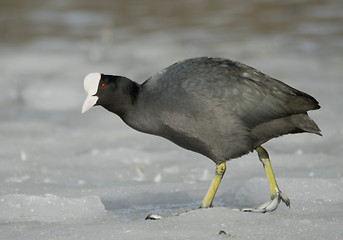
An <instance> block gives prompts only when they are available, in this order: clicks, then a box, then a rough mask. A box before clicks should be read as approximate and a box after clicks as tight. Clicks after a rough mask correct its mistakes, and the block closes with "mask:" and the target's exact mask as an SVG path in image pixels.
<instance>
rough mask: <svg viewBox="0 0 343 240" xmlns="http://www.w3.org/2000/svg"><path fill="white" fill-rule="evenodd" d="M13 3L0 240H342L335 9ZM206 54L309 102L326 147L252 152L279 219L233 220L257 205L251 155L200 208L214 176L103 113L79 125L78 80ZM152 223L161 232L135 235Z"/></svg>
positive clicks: (7, 34) (341, 73)
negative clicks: (272, 190)
mask: <svg viewBox="0 0 343 240" xmlns="http://www.w3.org/2000/svg"><path fill="white" fill-rule="evenodd" d="M18 4H20V6H19V5H18V6H16V4H14V3H13V4H7V5H6V4H3V5H2V6H1V8H0V15H1V19H2V20H4V21H2V23H1V24H0V29H1V31H2V33H3V34H2V37H1V39H0V51H1V55H0V72H1V75H0V88H1V89H2V91H1V94H0V108H1V111H0V122H1V124H0V140H1V148H0V239H35V240H37V239H78V240H79V239H86V240H88V239H207V240H208V239H221V238H235V239H268V238H273V239H287V240H289V239H302V240H303V239H304V240H307V239H311V240H312V239H341V238H342V236H343V230H342V225H343V217H342V215H343V210H342V209H343V172H342V169H343V161H342V151H343V126H342V121H341V119H343V111H342V109H343V101H342V97H341V96H342V92H343V82H342V79H343V68H342V66H343V60H342V56H343V51H342V50H343V40H342V39H343V31H342V24H343V21H342V11H341V9H342V3H341V1H335V0H331V1H325V2H320V1H319V2H315V1H313V2H311V1H293V2H287V3H286V2H271V1H260V2H259V3H258V4H257V2H256V3H255V2H250V1H245V2H242V1H229V2H228V1H224V0H215V1H211V3H209V2H208V1H205V0H203V1H198V2H197V4H194V1H185V2H183V3H182V4H181V3H177V2H175V1H155V0H151V1H148V2H144V3H143V2H141V1H133V2H132V3H127V2H122V3H119V2H118V3H117V1H116V3H113V1H105V0H102V1H97V2H96V3H94V1H89V0H86V1H82V3H81V2H80V3H77V1H76V2H75V1H74V2H73V1H72V2H70V1H52V0H51V1H46V4H38V3H36V1H33V0H31V1H30V0H29V1H19V3H18ZM113 4H114V5H113ZM187 6H191V7H189V8H187ZM199 16H201V17H199ZM203 55H208V56H219V57H228V58H231V59H234V60H239V61H242V62H244V63H246V64H248V65H251V66H254V67H256V68H258V69H260V70H262V71H263V72H265V73H267V74H268V75H271V76H273V77H276V78H278V79H281V80H282V81H284V82H286V83H288V84H290V85H292V86H294V87H296V88H298V89H300V90H303V91H305V92H308V93H310V94H311V95H313V96H314V97H316V98H317V100H318V101H319V102H320V104H321V106H322V108H321V109H320V110H318V111H313V112H310V116H311V117H312V118H313V119H314V120H315V121H316V122H317V123H318V125H319V126H320V128H321V129H322V132H323V137H318V136H315V135H311V134H298V135H293V136H285V137H282V138H279V139H275V140H273V141H270V142H268V143H267V144H265V148H266V149H267V150H268V151H269V154H270V157H271V161H272V165H273V169H274V171H275V174H276V178H277V181H278V184H279V187H280V189H281V190H282V191H283V192H284V193H285V194H287V196H288V197H289V198H290V200H291V208H287V207H286V206H285V205H283V204H282V203H281V205H280V206H279V207H278V209H277V210H276V211H275V212H273V213H268V214H253V213H241V212H236V211H233V210H232V209H234V208H240V207H255V206H257V205H259V204H261V203H262V202H264V201H267V200H268V198H269V193H268V184H267V181H266V178H265V176H264V172H263V168H262V166H261V164H260V162H259V161H258V158H257V155H256V153H252V154H249V155H247V156H244V157H241V158H239V159H237V160H233V161H230V162H229V163H228V169H227V172H226V175H225V177H224V179H223V181H222V183H221V186H220V188H219V190H218V193H217V196H216V198H215V201H214V204H215V205H216V207H214V208H212V209H198V206H199V205H200V202H201V200H202V198H203V197H204V195H205V193H206V192H207V188H208V187H209V185H210V182H211V179H212V177H213V174H214V168H215V166H214V164H213V162H211V161H210V160H208V159H206V158H205V157H203V156H201V155H198V154H195V153H192V152H189V151H186V150H184V149H181V148H179V147H177V146H175V145H174V144H172V143H170V142H168V141H166V140H164V139H162V138H159V137H154V136H149V135H145V134H142V133H137V132H135V131H134V130H132V129H130V128H129V127H127V126H126V125H125V124H124V123H123V122H122V121H121V120H120V119H119V118H118V117H116V116H115V115H113V114H112V113H109V112H107V111H105V110H104V109H101V108H93V109H91V110H90V111H88V112H87V113H86V114H85V115H81V107H82V103H83V101H84V99H85V98H86V93H85V92H84V89H83V82H82V81H83V78H84V77H85V76H86V74H88V73H90V72H104V73H109V74H118V75H124V76H127V77H130V78H132V79H135V80H137V81H138V82H142V81H144V80H145V79H146V78H148V77H149V76H151V75H152V74H154V73H156V72H158V71H160V70H161V69H163V68H164V67H166V66H168V65H170V64H172V63H174V62H176V61H178V60H181V59H184V58H188V57H194V56H203ZM150 213H155V214H158V215H162V216H163V217H164V218H162V219H161V220H158V221H152V220H151V221H145V220H144V219H145V217H146V216H147V215H148V214H150ZM220 231H225V232H226V235H219V232H220Z"/></svg>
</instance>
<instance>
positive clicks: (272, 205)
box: [240, 146, 290, 213]
mask: <svg viewBox="0 0 343 240" xmlns="http://www.w3.org/2000/svg"><path fill="white" fill-rule="evenodd" d="M255 150H256V151H257V153H258V157H259V159H260V161H261V162H262V164H263V167H264V171H265V172H266V175H267V179H268V183H269V189H270V198H271V200H270V201H267V202H265V203H263V204H261V205H260V206H258V207H256V208H243V209H240V210H241V211H243V212H260V213H265V212H272V211H274V210H275V209H276V208H277V207H278V205H279V203H280V201H281V200H282V201H283V202H284V203H285V204H286V205H287V206H288V207H289V206H290V201H289V198H288V197H287V196H286V194H284V193H282V192H281V191H280V189H279V187H278V185H277V183H276V180H275V177H274V173H273V169H272V165H271V163H270V160H269V155H268V152H267V151H266V150H265V149H264V148H263V147H261V146H259V147H257V148H256V149H255Z"/></svg>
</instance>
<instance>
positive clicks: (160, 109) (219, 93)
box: [96, 57, 321, 163]
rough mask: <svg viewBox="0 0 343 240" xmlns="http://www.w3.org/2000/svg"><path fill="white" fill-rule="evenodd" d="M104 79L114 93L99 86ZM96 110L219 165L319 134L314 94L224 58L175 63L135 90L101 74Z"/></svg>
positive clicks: (121, 80) (124, 81) (128, 83)
mask: <svg viewBox="0 0 343 240" xmlns="http://www.w3.org/2000/svg"><path fill="white" fill-rule="evenodd" d="M101 82H104V83H106V84H107V85H110V86H112V88H106V89H102V88H100V85H101ZM97 96H98V97H99V100H98V102H97V103H96V105H102V106H104V107H105V108H106V109H108V110H109V111H111V112H114V113H116V114H118V115H119V116H120V117H121V118H122V119H123V120H124V122H125V123H127V124H128V125H129V126H131V127H133V128H134V129H136V130H138V131H141V132H145V133H150V134H154V135H158V136H162V137H164V138H167V139H169V140H170V141H172V142H174V143H176V144H177V145H179V146H181V147H183V148H186V149H189V150H192V151H195V152H198V153H201V154H203V155H205V156H207V157H209V158H210V159H212V160H213V161H214V162H215V163H220V162H223V161H226V160H229V159H232V158H236V157H239V156H242V155H244V154H247V153H248V152H249V151H253V150H254V148H256V147H257V146H259V145H261V144H262V143H264V142H266V141H268V140H270V139H272V138H275V137H279V136H281V135H284V134H289V133H301V132H310V133H315V134H318V135H321V134H320V129H319V128H318V126H317V125H316V124H315V122H314V121H313V120H312V119H311V118H310V117H309V116H308V115H307V111H309V110H314V109H319V108H320V106H319V105H318V102H317V101H316V100H315V99H314V98H313V97H311V96H310V95H308V94H306V93H304V92H301V91H298V90H296V89H294V88H292V87H290V86H288V85H286V84H284V83H282V82H280V81H278V80H276V79H273V78H271V77H269V76H267V75H265V74H263V73H261V72H260V71H258V70H256V69H254V68H252V67H249V66H247V65H244V64H241V63H238V62H234V61H231V60H228V59H221V58H207V57H202V58H194V59H188V60H184V61H181V62H177V63H175V64H173V65H171V66H170V67H168V68H166V69H164V70H163V71H161V72H160V73H157V74H156V75H154V76H152V77H151V78H149V79H148V80H146V81H145V82H144V83H143V84H142V85H138V84H136V83H134V82H132V81H131V80H129V79H127V78H124V77H120V76H110V75H101V80H100V84H99V89H98V93H97Z"/></svg>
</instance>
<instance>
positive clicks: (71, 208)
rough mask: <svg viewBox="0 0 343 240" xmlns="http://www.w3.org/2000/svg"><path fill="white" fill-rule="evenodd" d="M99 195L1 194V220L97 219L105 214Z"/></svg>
mask: <svg viewBox="0 0 343 240" xmlns="http://www.w3.org/2000/svg"><path fill="white" fill-rule="evenodd" d="M105 212H106V211H105V208H104V205H103V204H102V203H101V201H100V198H99V197H97V196H88V197H82V198H65V197H58V196H56V195H53V194H45V195H44V196H36V195H25V194H7V195H3V196H0V222H3V223H9V222H12V223H13V222H30V221H32V222H34V221H38V222H68V221H76V220H77V221H80V220H82V219H83V220H85V219H87V220H88V219H92V218H97V217H100V216H102V215H104V214H105Z"/></svg>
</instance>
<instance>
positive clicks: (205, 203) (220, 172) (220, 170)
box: [200, 162, 226, 208]
mask: <svg viewBox="0 0 343 240" xmlns="http://www.w3.org/2000/svg"><path fill="white" fill-rule="evenodd" d="M225 170H226V163H225V162H222V163H219V164H217V165H216V175H215V176H214V178H213V180H212V184H211V186H210V188H209V189H208V192H207V194H206V196H205V198H204V200H202V203H201V205H200V208H208V207H212V201H213V198H214V195H215V194H216V192H217V189H218V186H219V184H220V182H221V180H222V178H223V176H224V173H225Z"/></svg>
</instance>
